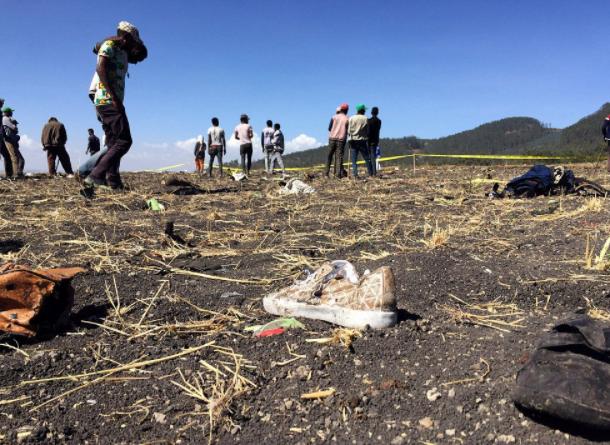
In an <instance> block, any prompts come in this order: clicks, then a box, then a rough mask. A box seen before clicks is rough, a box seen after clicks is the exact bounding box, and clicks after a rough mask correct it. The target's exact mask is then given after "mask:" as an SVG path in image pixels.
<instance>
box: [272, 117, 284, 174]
mask: <svg viewBox="0 0 610 445" xmlns="http://www.w3.org/2000/svg"><path fill="white" fill-rule="evenodd" d="M281 128H282V127H281V125H280V124H279V123H277V122H276V123H275V125H274V126H273V136H272V138H271V143H272V146H273V148H272V153H271V157H270V158H269V174H270V175H272V174H273V167H274V166H275V162H276V161H277V165H279V167H280V168H281V169H282V176H285V175H286V171H285V169H284V160H283V159H282V154H283V153H284V133H282V130H281Z"/></svg>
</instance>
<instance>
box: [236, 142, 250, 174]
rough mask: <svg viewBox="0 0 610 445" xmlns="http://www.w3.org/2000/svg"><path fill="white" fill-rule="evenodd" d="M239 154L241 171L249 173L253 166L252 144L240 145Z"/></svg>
mask: <svg viewBox="0 0 610 445" xmlns="http://www.w3.org/2000/svg"><path fill="white" fill-rule="evenodd" d="M239 154H240V156H241V171H242V172H243V174H244V175H249V174H250V168H251V167H252V144H242V145H240V146H239Z"/></svg>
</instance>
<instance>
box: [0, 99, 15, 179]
mask: <svg viewBox="0 0 610 445" xmlns="http://www.w3.org/2000/svg"><path fill="white" fill-rule="evenodd" d="M2 107H4V99H2V98H0V110H1V109H2ZM0 120H1V119H0ZM0 156H2V159H3V161H4V176H5V177H6V178H10V177H11V176H13V163H12V161H11V155H10V154H9V152H8V150H7V149H6V145H4V126H3V125H2V122H0Z"/></svg>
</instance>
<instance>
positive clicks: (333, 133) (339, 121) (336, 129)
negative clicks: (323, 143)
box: [326, 104, 349, 178]
mask: <svg viewBox="0 0 610 445" xmlns="http://www.w3.org/2000/svg"><path fill="white" fill-rule="evenodd" d="M348 111H349V105H348V104H341V105H340V106H339V108H337V113H336V114H335V115H334V116H333V117H332V118H331V120H330V124H329V125H328V159H327V160H326V176H327V177H328V175H329V174H330V164H331V162H333V159H334V166H335V169H334V174H335V176H336V177H337V178H343V177H344V176H346V175H345V174H344V172H345V170H344V169H343V157H344V155H345V142H346V141H347V128H348V124H349V119H348V118H347V112H348Z"/></svg>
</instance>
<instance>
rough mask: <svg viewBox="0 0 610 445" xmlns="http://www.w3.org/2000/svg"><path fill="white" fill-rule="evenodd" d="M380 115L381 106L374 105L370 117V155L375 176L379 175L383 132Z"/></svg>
mask: <svg viewBox="0 0 610 445" xmlns="http://www.w3.org/2000/svg"><path fill="white" fill-rule="evenodd" d="M378 115H379V108H377V107H373V108H372V109H371V117H370V118H369V156H370V158H371V164H372V166H373V176H377V163H376V162H375V159H376V158H377V151H378V147H379V134H380V133H381V119H379V118H378V117H377V116H378Z"/></svg>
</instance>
